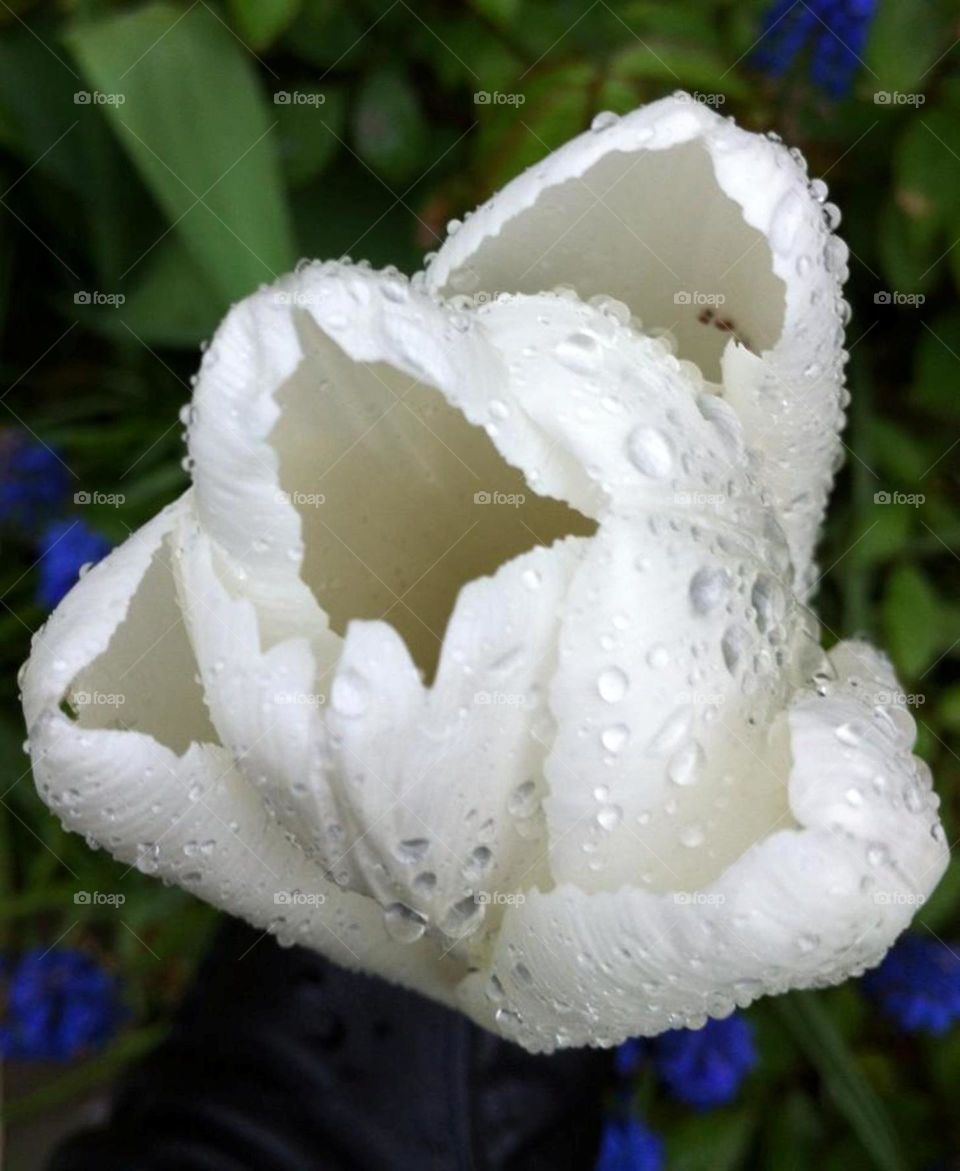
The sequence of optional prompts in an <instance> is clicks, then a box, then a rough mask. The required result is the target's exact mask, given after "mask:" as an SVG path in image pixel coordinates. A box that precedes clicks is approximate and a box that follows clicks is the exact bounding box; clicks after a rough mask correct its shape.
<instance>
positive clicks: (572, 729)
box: [23, 95, 947, 1050]
mask: <svg viewBox="0 0 960 1171" xmlns="http://www.w3.org/2000/svg"><path fill="white" fill-rule="evenodd" d="M824 197H825V188H824V187H823V185H822V184H821V183H816V182H815V183H812V184H811V183H809V182H808V180H807V178H806V173H805V167H804V165H803V162H802V160H801V159H800V158H799V156H798V155H797V154H796V152H788V151H787V150H786V149H785V148H784V147H783V146H781V145H780V144H779V142H777V141H772V140H770V139H768V138H766V137H762V136H759V135H755V134H750V133H747V132H745V131H743V130H740V129H738V128H737V127H736V126H735V125H733V124H732V123H731V122H730V121H728V120H726V119H722V118H720V117H718V116H717V115H716V114H714V113H713V112H711V111H710V110H708V109H707V108H705V107H704V106H703V105H700V104H698V103H696V102H694V101H692V100H690V99H687V98H685V97H683V96H682V95H678V96H675V97H673V98H669V99H666V100H664V101H661V102H656V103H654V104H653V105H650V106H647V107H645V108H643V109H640V110H637V111H636V112H635V113H633V114H631V115H629V116H628V117H625V118H622V119H616V118H615V117H613V116H612V115H603V116H601V117H600V118H599V119H597V121H596V122H595V124H594V128H593V129H592V130H591V131H590V132H588V133H586V134H584V135H582V136H580V137H579V138H577V139H575V140H574V141H572V142H570V143H568V144H567V145H566V146H565V147H564V148H563V149H561V150H559V151H557V152H556V153H555V154H553V155H551V156H550V157H549V158H547V159H546V160H545V161H544V162H542V163H540V164H539V165H537V166H535V167H534V168H532V169H531V170H529V171H527V172H526V173H525V174H523V175H521V176H520V177H519V178H518V179H516V180H515V181H514V182H512V183H511V184H510V185H509V186H508V187H506V188H505V189H504V190H503V191H502V192H500V193H499V194H498V195H497V196H495V197H494V198H493V199H491V200H490V201H489V202H488V203H487V204H485V205H484V206H482V207H481V208H480V209H479V210H478V211H476V212H475V213H474V214H473V215H472V216H471V217H469V218H468V219H467V221H466V222H465V223H464V224H463V225H461V226H459V228H458V230H457V231H455V232H454V233H453V234H452V235H451V236H450V238H449V239H448V240H447V242H446V243H445V244H444V246H443V247H442V248H441V250H440V252H439V253H438V254H437V256H436V257H435V258H434V259H433V261H432V263H431V264H430V265H429V268H428V270H427V272H426V273H425V274H422V275H421V276H419V277H417V278H415V279H414V281H413V282H408V281H406V280H405V279H404V278H402V277H401V276H400V275H399V274H397V273H395V272H392V271H385V272H382V273H377V272H373V271H371V270H369V269H368V268H366V267H364V266H362V265H360V266H353V265H348V264H345V263H344V264H337V263H328V264H317V265H307V266H304V267H301V268H300V269H298V271H297V272H295V273H293V274H291V275H290V276H288V277H285V278H284V279H282V280H280V281H278V282H277V283H276V284H275V285H273V286H272V287H270V288H265V289H262V290H261V291H259V292H258V293H256V294H254V295H253V296H251V297H249V298H248V299H247V300H245V301H243V302H241V303H240V304H238V305H236V306H235V307H234V308H233V309H232V310H231V311H230V313H229V314H228V316H227V318H226V320H225V321H224V323H223V325H222V326H221V327H220V329H219V331H218V332H217V334H216V337H215V338H214V340H213V342H212V344H211V346H210V348H209V349H208V351H207V353H206V355H205V357H204V360H203V363H202V366H201V369H200V374H199V378H198V381H197V385H196V392H195V395H194V400H193V404H192V406H191V408H190V412H189V419H188V423H189V449H190V466H191V470H192V476H193V487H192V489H191V490H190V491H188V492H187V493H186V494H185V495H184V496H183V497H181V499H180V500H178V501H177V502H176V503H175V504H173V505H172V506H171V507H169V508H168V509H166V510H165V511H164V512H162V513H161V514H160V515H159V516H157V517H156V518H155V519H154V520H153V521H151V522H150V523H149V524H147V525H146V526H145V527H144V528H143V529H141V530H140V531H139V532H138V533H136V534H135V535H134V536H133V537H132V538H130V539H129V540H128V541H127V542H126V544H124V545H123V546H122V547H120V548H118V549H117V550H116V551H114V552H113V553H112V554H111V555H110V556H109V557H108V558H107V560H106V561H104V562H103V563H101V564H100V565H98V566H97V567H96V568H94V569H93V570H91V571H90V572H89V573H88V574H87V575H86V576H85V577H84V578H83V580H82V581H80V582H79V584H78V585H77V586H76V587H75V589H74V590H73V591H72V592H71V593H70V595H69V596H68V597H67V598H66V599H65V600H64V602H63V603H62V605H61V606H60V607H59V609H58V610H57V611H56V613H55V614H54V615H53V616H52V617H51V619H50V620H49V622H48V623H47V625H46V627H45V628H44V629H43V631H42V632H40V634H39V635H38V636H37V638H36V640H35V644H34V647H33V653H32V656H31V658H30V661H29V663H28V665H27V668H26V672H25V675H24V677H23V699H24V707H25V711H26V716H27V721H28V725H29V731H30V746H31V753H32V756H33V763H34V770H35V775H36V780H37V785H38V787H39V790H40V792H41V794H42V795H43V797H44V799H45V800H46V801H47V802H48V804H49V805H50V806H51V808H52V809H54V810H55V811H56V813H57V814H58V815H59V816H60V817H61V818H62V819H63V821H64V823H65V824H66V825H67V826H68V827H69V828H70V829H73V830H76V831H77V832H80V833H83V834H86V835H88V837H90V838H91V839H92V840H94V841H96V842H98V843H100V844H101V845H103V846H104V847H105V848H106V849H108V850H109V851H110V852H111V853H113V854H114V855H115V856H116V857H117V858H120V859H122V860H123V861H125V862H129V863H133V864H136V865H137V866H139V867H140V868H141V869H142V870H144V871H146V872H148V873H152V874H156V875H157V876H158V877H161V878H163V879H165V880H167V881H170V882H176V883H179V884H181V885H183V886H185V887H186V888H187V889H189V890H191V891H193V892H194V893H195V894H196V895H198V896H199V897H201V898H204V899H207V900H208V901H210V902H211V903H214V904H216V905H217V906H219V907H222V908H224V909H226V910H227V911H230V912H233V913H234V914H237V915H240V916H243V917H244V918H245V919H248V920H249V921H250V922H252V923H254V924H257V925H259V926H262V927H264V928H266V929H267V930H269V931H272V932H273V933H275V934H276V935H277V937H278V938H279V939H280V940H281V941H285V942H296V943H301V944H304V945H306V946H309V947H313V948H316V949H318V950H319V951H321V952H323V953H324V954H326V955H328V956H330V957H331V958H332V959H334V960H335V961H337V962H338V963H342V964H346V965H348V966H352V967H357V968H362V969H365V970H368V971H372V972H376V973H379V974H381V975H383V976H385V977H387V978H389V979H391V980H395V981H399V982H400V983H402V984H405V985H407V986H410V987H412V988H416V989H419V990H420V991H421V992H423V993H426V994H427V995H429V996H432V997H434V998H436V999H438V1000H440V1001H443V1002H445V1003H446V1004H449V1005H452V1006H456V1007H459V1008H460V1009H462V1010H463V1011H464V1012H466V1013H467V1014H468V1015H469V1016H471V1017H472V1018H473V1019H474V1020H475V1021H477V1022H479V1023H480V1024H482V1025H484V1026H486V1027H487V1028H490V1029H493V1030H495V1031H498V1032H500V1033H502V1034H504V1035H505V1036H508V1037H511V1038H513V1039H515V1040H517V1041H519V1042H520V1043H521V1044H522V1045H524V1046H526V1047H527V1048H529V1049H532V1050H552V1049H554V1048H557V1047H563V1046H572V1045H584V1044H597V1045H611V1044H614V1043H617V1042H619V1041H621V1040H623V1039H624V1038H625V1037H627V1036H630V1035H635V1034H652V1033H656V1032H658V1031H660V1030H663V1029H666V1028H670V1027H674V1026H678V1025H689V1024H692V1025H696V1024H699V1023H701V1022H702V1021H703V1020H704V1019H705V1017H706V1016H708V1015H714V1016H722V1015H724V1014H727V1013H729V1012H730V1011H731V1010H732V1009H733V1008H734V1006H735V1005H746V1004H748V1003H749V1002H751V1001H752V1000H754V999H755V998H757V997H758V996H761V995H763V994H766V993H777V992H781V991H783V990H785V989H788V988H796V987H816V986H821V985H826V984H831V983H834V982H836V981H839V980H842V979H844V978H845V977H847V976H849V975H851V974H857V973H860V972H862V971H863V970H864V969H865V968H867V967H869V966H871V965H873V964H875V963H877V962H878V961H879V960H880V959H881V957H882V956H883V954H884V952H885V951H886V949H887V948H888V947H889V946H890V945H891V943H892V942H893V941H894V939H895V938H896V937H897V935H898V934H899V933H900V932H901V931H902V930H903V928H904V927H905V926H906V924H907V923H908V922H909V920H910V918H911V916H912V914H913V912H914V910H915V909H916V907H917V906H918V905H919V904H920V903H921V902H922V901H923V899H924V898H925V897H926V896H927V895H928V894H929V892H930V891H931V890H932V889H933V887H934V886H935V885H936V883H937V881H938V880H939V878H940V876H941V874H942V873H943V870H944V867H945V865H946V862H947V849H946V846H945V844H944V837H943V833H942V830H941V827H940V824H939V821H938V819H937V812H936V810H937V800H936V797H935V796H934V795H933V794H932V792H931V788H930V779H929V773H928V771H927V769H926V768H925V766H924V765H923V764H922V763H921V762H920V761H919V760H918V759H917V758H916V757H914V756H913V755H911V751H910V749H911V746H912V743H913V738H914V724H913V720H912V718H911V716H910V714H909V713H908V711H907V710H906V707H905V704H904V701H903V698H902V697H901V696H899V695H898V687H897V684H896V681H895V679H894V677H893V674H892V672H891V669H890V667H889V665H888V664H887V662H886V661H885V660H884V659H883V658H882V657H881V656H880V654H878V653H877V652H876V651H874V650H873V649H871V648H870V647H869V646H867V645H865V644H863V643H860V642H841V643H840V644H839V645H837V646H835V647H834V648H833V650H832V651H830V652H829V653H824V652H823V651H822V650H821V649H820V646H819V639H818V632H817V629H816V623H815V621H814V620H813V619H812V617H811V614H810V611H809V610H808V609H807V605H806V602H807V600H808V598H809V597H810V595H811V593H812V591H813V589H814V588H815V585H816V582H817V573H816V569H815V567H814V563H813V560H812V557H813V546H814V542H815V540H816V536H817V531H818V528H819V526H820V523H821V519H822V515H823V511H824V506H825V502H826V499H827V495H828V492H829V488H830V483H831V478H832V474H833V471H834V469H835V467H836V466H837V463H838V457H839V455H840V439H839V433H840V429H841V426H842V423H843V406H844V401H845V400H844V392H843V389H842V386H843V379H842V367H843V360H844V355H843V351H842V348H841V347H842V340H843V326H844V323H845V313H846V306H845V304H844V302H843V300H842V299H841V295H840V287H841V283H842V280H843V279H844V277H845V275H846V267H845V261H846V256H847V251H846V249H845V247H844V245H843V244H842V243H841V242H840V240H839V239H838V238H837V237H836V236H834V235H833V234H832V228H833V227H834V226H835V224H834V222H833V221H834V220H835V219H836V212H835V209H834V208H832V206H831V205H829V204H824V203H823V202H822V201H823V199H824ZM669 335H672V338H673V339H675V344H676V346H677V347H678V350H677V353H678V355H679V356H675V355H674V353H673V352H672V346H673V344H674V343H673V342H672V341H671V337H670V336H669ZM84 693H85V694H86V695H87V696H89V697H94V698H95V697H96V695H98V694H104V695H108V696H109V695H118V694H119V695H121V696H122V697H123V699H124V700H125V702H124V703H123V704H122V705H118V704H115V705H112V706H111V705H110V704H109V703H102V704H98V703H96V702H90V703H85V704H82V705H81V704H78V703H76V702H75V700H76V697H77V696H78V695H80V694H84Z"/></svg>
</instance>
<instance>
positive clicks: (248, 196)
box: [68, 3, 296, 309]
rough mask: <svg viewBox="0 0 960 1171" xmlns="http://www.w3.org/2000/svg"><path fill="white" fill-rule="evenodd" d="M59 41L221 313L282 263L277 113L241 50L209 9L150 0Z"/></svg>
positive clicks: (286, 252)
mask: <svg viewBox="0 0 960 1171" xmlns="http://www.w3.org/2000/svg"><path fill="white" fill-rule="evenodd" d="M68 42H69V44H70V47H71V49H72V51H73V53H74V55H75V56H76V59H77V61H78V62H79V63H80V66H81V69H82V71H83V75H84V77H85V79H86V81H87V83H88V84H89V85H91V86H93V87H95V88H96V89H97V90H99V91H100V92H102V93H105V94H109V95H116V96H117V99H118V100H116V101H115V102H114V103H113V104H108V105H105V106H104V109H105V112H106V115H107V117H108V118H109V119H110V121H111V125H112V126H113V128H114V130H115V132H116V134H117V136H118V138H119V140H120V142H121V143H122V145H123V147H124V149H125V150H127V151H128V152H129V154H130V157H131V159H132V160H133V162H134V164H135V166H136V167H137V169H138V170H139V172H140V174H141V175H142V177H143V180H144V182H145V183H146V185H147V187H148V188H149V190H150V191H151V193H152V194H153V196H154V197H155V198H156V200H157V202H158V203H159V204H160V206H161V207H162V208H163V210H164V212H165V213H166V217H167V221H168V223H169V225H170V226H171V227H173V228H175V230H176V231H177V233H179V234H180V236H181V237H182V239H183V240H184V242H185V243H186V245H187V247H188V248H189V250H190V251H191V252H192V254H193V255H194V257H195V258H196V260H197V262H198V263H199V264H200V266H201V267H202V268H203V269H204V271H205V273H206V276H207V279H208V280H209V281H210V283H211V285H213V286H214V287H215V288H216V289H217V290H218V292H219V295H220V301H221V304H220V308H221V309H222V308H224V307H225V305H226V304H227V303H229V302H231V301H233V300H236V299H237V298H238V297H242V296H244V295H246V294H247V293H249V292H250V291H251V290H252V289H254V288H255V287H256V286H257V285H258V284H260V283H262V282H263V281H265V280H269V279H270V278H271V277H273V276H275V275H276V274H278V273H280V272H283V271H285V270H287V269H289V268H290V267H291V265H292V264H293V262H294V260H295V258H296V252H295V248H294V245H293V239H292V235H291V230H290V223H289V215H288V209H287V204H286V200H285V198H284V193H283V190H282V188H281V184H280V178H279V164H278V161H277V158H276V153H275V149H274V147H275V144H274V141H273V137H272V135H271V133H270V132H271V129H272V126H273V125H274V124H275V121H276V119H275V118H274V117H273V116H272V110H270V109H269V108H268V107H267V105H266V103H265V101H264V99H263V95H262V93H261V90H260V87H259V85H258V82H257V79H256V75H255V73H254V70H253V66H252V63H251V62H252V59H251V57H250V55H249V53H247V51H246V50H245V49H244V48H243V46H242V45H241V44H240V43H239V42H238V41H237V39H236V37H235V36H233V35H232V34H231V32H230V30H229V29H227V28H226V27H225V26H224V25H223V23H222V22H221V21H220V20H218V19H217V18H216V17H215V16H214V15H213V13H212V11H211V10H209V9H208V8H207V6H206V5H203V4H201V5H198V6H194V7H193V8H190V9H188V10H187V12H186V14H184V13H183V12H182V11H181V10H179V9H177V8H174V7H173V6H172V5H169V4H165V3H159V4H151V5H148V6H147V7H145V8H140V9H137V10H135V11H133V12H126V13H121V14H118V15H116V16H112V17H110V18H109V19H107V20H103V21H100V22H97V23H93V24H79V25H76V26H74V28H73V30H72V31H71V33H70V34H69V36H68ZM120 96H122V98H123V101H122V102H120V101H119V98H120ZM135 265H136V262H134V265H133V266H132V267H133V268H134V269H135Z"/></svg>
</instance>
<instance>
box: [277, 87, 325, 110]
mask: <svg viewBox="0 0 960 1171" xmlns="http://www.w3.org/2000/svg"><path fill="white" fill-rule="evenodd" d="M326 100H327V95H326V94H324V93H314V92H313V91H311V90H302V89H279V90H277V91H276V93H274V95H273V104H274V105H275V106H314V107H319V106H322V105H324V104H325V103H326Z"/></svg>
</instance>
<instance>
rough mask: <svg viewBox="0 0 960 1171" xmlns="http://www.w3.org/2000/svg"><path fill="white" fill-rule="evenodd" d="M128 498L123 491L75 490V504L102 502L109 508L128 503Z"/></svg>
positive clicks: (101, 503)
mask: <svg viewBox="0 0 960 1171" xmlns="http://www.w3.org/2000/svg"><path fill="white" fill-rule="evenodd" d="M126 502H127V498H126V496H124V494H123V493H122V492H97V491H94V492H74V494H73V503H74V504H81V505H85V504H100V505H105V506H106V507H109V508H120V507H122V506H123V505H124V504H126Z"/></svg>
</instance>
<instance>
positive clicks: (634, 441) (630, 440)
mask: <svg viewBox="0 0 960 1171" xmlns="http://www.w3.org/2000/svg"><path fill="white" fill-rule="evenodd" d="M627 456H628V457H629V459H630V462H631V463H632V464H633V466H634V467H635V468H636V469H637V470H638V471H639V472H642V473H643V474H644V475H645V476H650V477H652V478H653V479H658V480H659V479H663V477H664V476H667V475H669V474H670V471H671V470H672V468H673V446H672V444H671V443H670V440H669V439H667V437H666V436H665V435H664V434H663V433H662V432H661V431H658V430H657V429H656V428H655V427H635V428H634V429H633V430H632V431H631V432H630V434H629V436H628V437H627Z"/></svg>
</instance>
